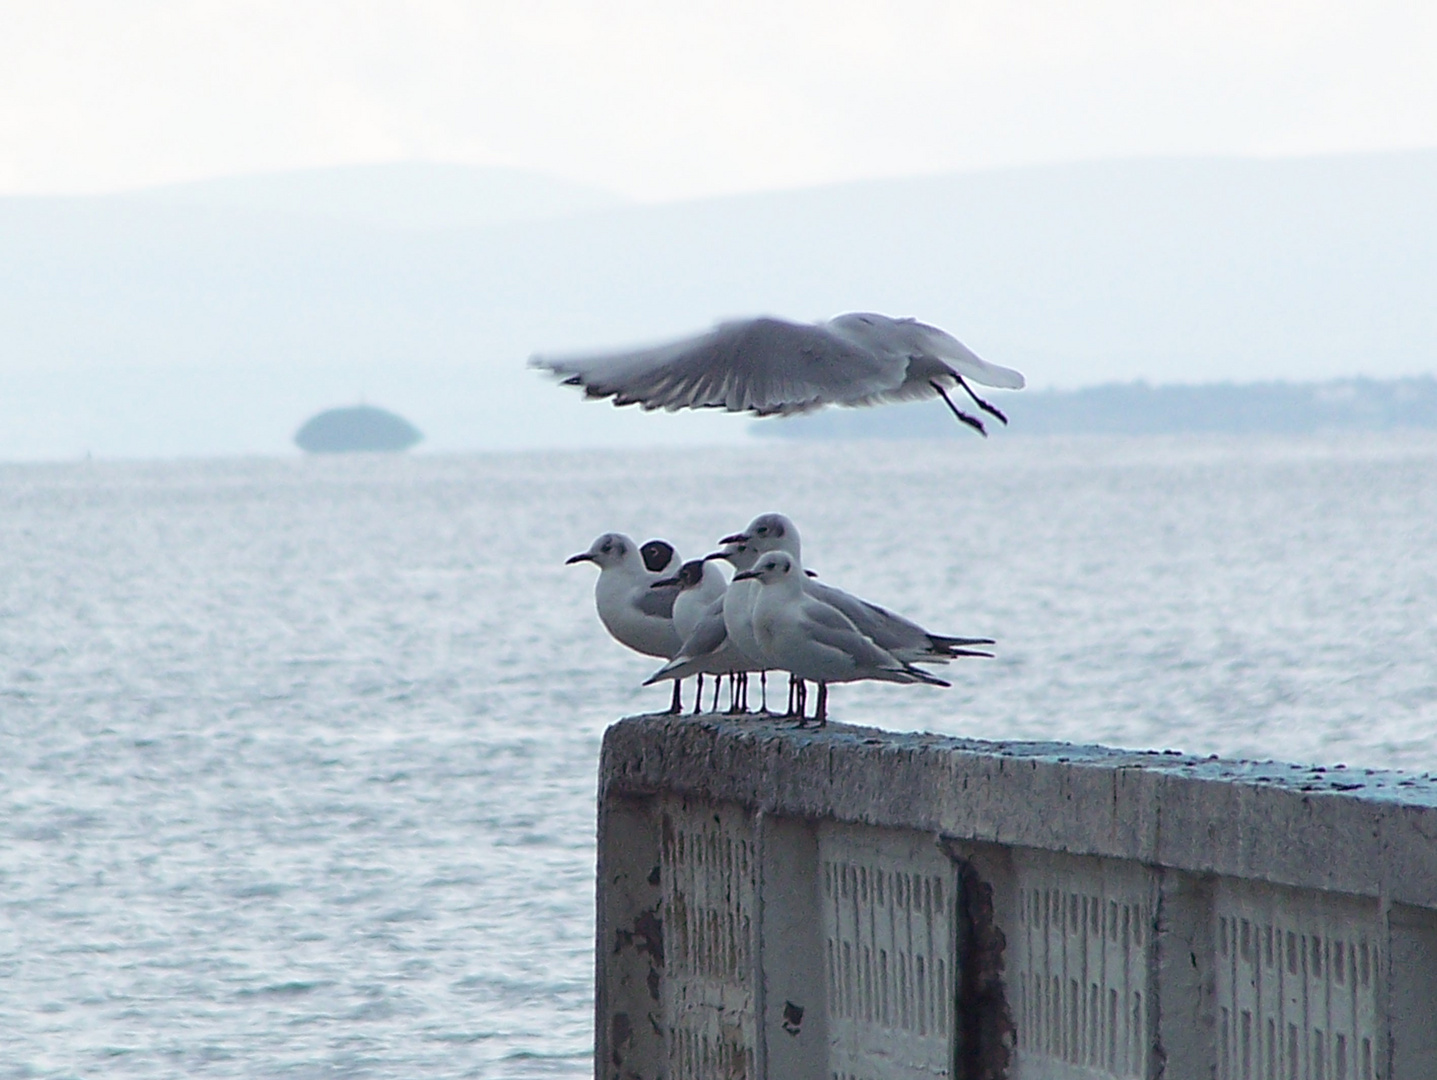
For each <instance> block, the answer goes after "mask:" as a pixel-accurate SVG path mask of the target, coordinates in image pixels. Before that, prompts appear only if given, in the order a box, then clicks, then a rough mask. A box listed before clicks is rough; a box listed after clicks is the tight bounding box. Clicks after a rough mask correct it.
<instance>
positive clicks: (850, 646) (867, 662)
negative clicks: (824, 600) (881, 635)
mask: <svg viewBox="0 0 1437 1080" xmlns="http://www.w3.org/2000/svg"><path fill="white" fill-rule="evenodd" d="M829 613H831V614H832V615H837V616H838V618H836V619H834V618H831V617H829ZM804 614H805V615H806V616H807V617H808V618H807V622H808V627H807V630H808V634H809V636H810V637H811V638H812V639H813V640H814V641H816V642H818V643H819V644H820V645H827V646H828V647H829V648H831V649H837V650H838V651H839V652H841V653H845V654H846V655H848V656H849V657H851V658H852V659H853V662H854V663H855V664H857V665H858V666H859V667H862V668H874V669H878V670H887V671H902V670H903V665H902V664H901V663H900V662H899V661H897V660H895V659H894V658H893V657H892V656H891V655H890V654H889V653H887V652H885V651H884V650H883V649H880V648H879V647H878V646H877V645H875V644H873V642H871V641H869V640H868V638H866V637H864V636H863V634H862V633H861V632H860V631H859V630H858V629H857V628H856V627H855V626H854V625H853V623H851V622H849V621H848V619H847V618H845V617H844V616H843V614H842V613H841V612H839V611H835V610H834V609H833V608H829V609H827V611H826V612H825V611H824V609H823V607H822V605H818V604H814V605H811V606H810V607H808V608H807V609H805V611H804Z"/></svg>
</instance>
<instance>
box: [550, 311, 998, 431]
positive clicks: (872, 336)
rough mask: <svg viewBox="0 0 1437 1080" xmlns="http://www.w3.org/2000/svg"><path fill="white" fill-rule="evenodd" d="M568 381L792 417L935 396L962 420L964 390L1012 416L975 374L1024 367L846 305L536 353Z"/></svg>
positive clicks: (994, 377)
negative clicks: (605, 348) (807, 319)
mask: <svg viewBox="0 0 1437 1080" xmlns="http://www.w3.org/2000/svg"><path fill="white" fill-rule="evenodd" d="M529 364H530V366H531V367H537V368H543V369H545V370H547V371H552V372H553V373H554V374H556V375H558V376H560V377H561V378H562V379H563V383H564V385H565V386H581V387H583V389H584V393H585V395H587V396H588V397H592V398H606V397H611V398H613V399H614V404H615V405H640V406H642V407H643V408H644V409H645V410H649V409H666V410H668V411H669V412H675V411H677V410H679V409H727V410H728V411H729V412H751V413H755V414H757V415H759V416H775V415H777V416H789V415H792V414H795V413H805V412H811V411H813V410H814V409H819V408H822V407H823V406H824V405H850V406H852V405H878V404H882V403H885V402H894V401H916V400H919V399H922V398H931V397H933V396H935V395H937V396H938V397H941V398H942V399H943V400H944V402H946V403H947V405H948V408H949V409H951V410H952V411H953V415H954V416H956V417H957V418H958V419H959V420H961V421H962V422H963V423H965V424H967V425H968V426H969V427H971V428H973V429H974V430H976V431H978V432H979V433H980V434H983V435H986V434H987V432H986V431H985V430H984V427H983V421H982V420H981V419H979V418H978V417H976V416H973V415H971V414H969V413H966V412H964V411H963V410H962V409H960V408H958V406H957V405H955V404H954V403H953V399H952V398H951V397H949V391H950V390H958V389H961V390H963V391H964V392H965V393H966V394H967V395H968V396H969V397H970V398H972V399H973V401H974V403H975V404H976V405H977V406H978V408H979V409H981V410H982V411H983V412H986V413H988V414H989V415H990V416H995V417H997V418H998V419H999V420H1001V421H1002V422H1003V423H1005V424H1006V423H1007V422H1008V418H1007V417H1006V416H1004V415H1003V413H1002V411H1001V410H999V409H998V408H997V407H996V406H995V405H993V404H991V403H990V402H987V401H984V400H983V399H982V398H980V397H979V396H978V395H977V393H976V392H975V391H974V390H973V387H972V386H971V385H969V381H970V380H971V381H972V382H975V383H979V384H981V385H983V386H995V387H999V388H1001V389H1004V390H1021V389H1022V388H1023V376H1022V375H1020V374H1019V373H1018V372H1016V371H1014V370H1012V369H1011V368H1005V367H999V366H998V365H997V364H990V363H988V362H987V361H986V360H981V359H979V357H978V356H977V355H976V354H975V353H974V352H973V351H972V350H971V349H969V348H968V347H967V346H966V345H964V344H963V343H962V342H961V341H959V340H958V339H957V338H955V337H953V336H952V335H951V334H948V333H945V332H944V331H942V330H939V329H938V328H937V327H936V326H929V325H927V324H926V323H921V322H918V321H917V320H916V319H893V318H890V317H889V316H887V315H872V314H868V313H865V312H850V313H848V314H846V315H839V316H836V317H835V318H832V319H829V320H828V321H827V322H821V323H793V322H786V321H785V320H783V319H774V318H768V317H763V318H757V319H740V320H736V321H733V322H724V323H719V324H718V325H717V326H716V327H714V328H713V329H712V330H710V331H709V332H708V333H706V334H699V335H698V336H697V337H689V338H684V339H682V340H680V341H673V342H669V343H668V344H665V345H655V346H651V347H649V348H641V349H631V350H627V351H624V352H612V353H603V354H599V355H589V356H558V357H556V356H534V357H532V358H530V360H529Z"/></svg>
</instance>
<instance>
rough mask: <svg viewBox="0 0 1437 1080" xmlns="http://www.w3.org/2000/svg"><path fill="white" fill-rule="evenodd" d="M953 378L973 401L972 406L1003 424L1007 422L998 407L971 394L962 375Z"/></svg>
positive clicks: (970, 388) (971, 390)
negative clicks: (974, 405)
mask: <svg viewBox="0 0 1437 1080" xmlns="http://www.w3.org/2000/svg"><path fill="white" fill-rule="evenodd" d="M953 377H954V378H955V379H957V380H958V385H959V386H961V387H962V388H963V389H964V390H966V391H968V396H969V397H970V398H972V399H973V402H974V404H976V405H977V406H978V408H980V409H982V410H983V411H984V412H985V413H987V414H988V415H989V416H996V417H997V418H998V419H999V420H1001V421H1003V423H1005V424H1006V423H1007V422H1008V418H1007V417H1006V416H1004V415H1003V410H1002V409H1000V408H998V406H996V405H994V404H993V403H992V402H990V401H984V400H983V399H982V398H980V397H979V396H978V395H977V394H975V393H974V392H973V388H972V387H971V386H969V385H968V380H967V379H965V378H963V376H962V375H955V376H953Z"/></svg>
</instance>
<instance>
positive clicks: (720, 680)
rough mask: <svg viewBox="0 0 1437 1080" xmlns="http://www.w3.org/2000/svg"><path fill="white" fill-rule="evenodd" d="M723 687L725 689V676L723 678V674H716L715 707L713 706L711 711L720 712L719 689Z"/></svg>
mask: <svg viewBox="0 0 1437 1080" xmlns="http://www.w3.org/2000/svg"><path fill="white" fill-rule="evenodd" d="M721 689H723V678H722V677H721V676H718V675H715V676H714V707H713V709H711V710H710V711H711V712H718V699H719V691H720V690H721Z"/></svg>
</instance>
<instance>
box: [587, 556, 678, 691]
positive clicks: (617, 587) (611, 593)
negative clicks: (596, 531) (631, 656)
mask: <svg viewBox="0 0 1437 1080" xmlns="http://www.w3.org/2000/svg"><path fill="white" fill-rule="evenodd" d="M659 544H662V545H663V546H664V547H667V548H668V549H669V550H668V555H667V556H665V555H664V552H663V550H662V548H660V547H659V546H658V545H659ZM644 546H645V548H648V549H649V551H647V552H645V553H643V554H641V553H640V550H639V547H638V546H637V545H636V544H635V543H634V542H633V541H632V540H631V539H629V538H628V537H627V536H625V535H624V534H623V533H604V535H603V536H600V537H599V538H598V539H597V540H595V541H594V542H593V543H592V544H590V545H589V550H588V551H581V552H580V553H579V554H577V555H572V556H570V557H569V558H568V559H566V560H565V563H566V564H570V565H571V564H573V563H578V562H591V563H593V564H594V565H595V566H597V567H598V568H599V577H598V580H597V581H595V582H594V606H595V607H596V608H597V609H598V612H599V621H600V622H602V623H603V624H604V628H605V629H606V630H608V631H609V633H610V634H611V635H612V636H613V638H614V640H615V641H617V642H619V644H621V645H627V646H628V647H629V648H631V649H633V650H634V651H635V652H640V653H643V654H644V655H645V656H659V657H663V658H664V659H666V660H667V659H669V658H670V657H672V656H673V655H674V654H675V653H677V652H678V651H679V649H680V648H681V647H682V646H683V642H682V641H681V640H680V639H679V634H678V631H677V630H675V629H674V618H673V615H674V600H675V599H676V598H677V596H678V586H677V585H670V586H665V587H663V588H658V589H655V588H654V587H653V586H654V583H655V582H658V581H660V580H662V579H663V574H661V573H656V572H655V571H653V570H651V569H649V567H650V566H651V565H653V563H655V562H657V561H658V560H659V559H661V558H662V559H663V565H664V566H665V567H668V566H670V565H672V563H673V562H674V561H675V559H676V556H674V554H673V548H672V546H671V545H669V544H667V542H664V541H650V542H649V544H646V545H644ZM646 556H648V562H646V558H645V557H646ZM670 708H671V711H673V712H678V711H679V708H680V697H679V683H678V681H677V680H675V681H674V700H673V703H672V705H671V706H670Z"/></svg>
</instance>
